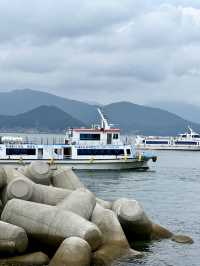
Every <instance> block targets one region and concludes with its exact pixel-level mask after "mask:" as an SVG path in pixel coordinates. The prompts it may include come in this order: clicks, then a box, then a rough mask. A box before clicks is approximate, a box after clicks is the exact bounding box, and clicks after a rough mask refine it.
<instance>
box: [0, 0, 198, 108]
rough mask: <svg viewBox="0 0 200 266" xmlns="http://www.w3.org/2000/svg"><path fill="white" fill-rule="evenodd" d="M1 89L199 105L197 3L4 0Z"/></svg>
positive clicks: (91, 99)
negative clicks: (27, 89) (26, 89)
mask: <svg viewBox="0 0 200 266" xmlns="http://www.w3.org/2000/svg"><path fill="white" fill-rule="evenodd" d="M0 25H1V27H0V91H9V90H13V89H25V88H30V89H34V90H42V91H47V92H50V93H54V94H56V95H60V96H64V97H66V98H71V99H76V100H82V101H87V102H99V103H110V102H114V101H124V100H125V101H132V102H134V103H139V104H148V103H151V102H158V101H182V102H188V103H193V104H196V105H200V1H199V0H163V1H161V0H95V1H91V0H73V1H72V0H71V1H68V0H58V1H55V0H42V1H41V0H34V1H27V0H1V1H0Z"/></svg>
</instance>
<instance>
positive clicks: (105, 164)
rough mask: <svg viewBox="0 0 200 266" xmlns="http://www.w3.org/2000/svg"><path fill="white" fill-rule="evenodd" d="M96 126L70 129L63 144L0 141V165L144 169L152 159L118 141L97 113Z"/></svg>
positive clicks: (115, 131) (117, 134)
mask: <svg viewBox="0 0 200 266" xmlns="http://www.w3.org/2000/svg"><path fill="white" fill-rule="evenodd" d="M98 112H99V114H100V117H101V123H100V125H94V126H92V127H91V128H70V129H68V130H67V132H66V136H65V139H64V143H58V144H53V145H50V144H33V143H26V142H24V141H23V139H22V138H21V137H15V138H13V137H12V138H11V137H1V141H0V163H9V164H11V163H14V164H16V163H18V162H23V163H28V162H30V161H31V160H49V161H51V162H55V163H59V164H64V165H68V166H72V167H73V168H74V169H147V168H148V165H147V162H148V160H150V159H152V160H153V161H155V160H156V156H153V155H149V154H145V153H138V152H136V150H135V148H134V146H133V145H126V144H124V143H123V142H122V141H121V137H120V129H119V128H114V127H113V125H111V124H109V123H108V121H107V119H106V118H105V116H104V115H103V114H102V112H101V110H100V109H98Z"/></svg>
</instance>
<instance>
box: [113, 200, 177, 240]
mask: <svg viewBox="0 0 200 266" xmlns="http://www.w3.org/2000/svg"><path fill="white" fill-rule="evenodd" d="M112 209H113V211H114V212H115V213H116V215H117V217H118V219H119V222H120V223H121V225H122V228H123V230H124V232H125V234H126V236H127V238H128V239H129V240H130V241H132V240H136V239H138V240H151V239H161V238H170V237H171V236H172V233H171V232H170V231H168V230H167V229H165V228H163V227H162V226H160V225H157V224H154V223H152V221H151V220H150V219H149V218H148V217H147V215H146V213H145V212H144V209H143V207H142V206H141V204H140V203H139V202H138V201H136V200H130V199H126V198H121V199H118V200H116V201H115V202H114V203H113V206H112Z"/></svg>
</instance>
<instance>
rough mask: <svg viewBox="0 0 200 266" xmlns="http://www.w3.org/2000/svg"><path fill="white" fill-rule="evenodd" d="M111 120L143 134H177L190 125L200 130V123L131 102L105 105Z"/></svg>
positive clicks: (131, 130) (128, 129) (127, 130)
mask: <svg viewBox="0 0 200 266" xmlns="http://www.w3.org/2000/svg"><path fill="white" fill-rule="evenodd" d="M103 111H104V112H105V113H106V115H107V116H108V117H109V118H110V121H112V123H114V124H116V125H120V127H121V128H122V129H123V131H124V132H128V133H133V134H143V135H162V136H168V135H176V134H179V133H181V132H185V130H186V129H187V127H188V125H190V126H191V127H192V128H193V129H194V130H197V131H200V125H199V124H197V123H193V122H191V121H188V120H185V119H183V118H181V117H179V116H177V115H175V114H173V113H170V112H168V111H164V110H161V109H159V108H152V107H147V106H142V105H137V104H133V103H130V102H118V103H113V104H109V105H107V106H104V109H103Z"/></svg>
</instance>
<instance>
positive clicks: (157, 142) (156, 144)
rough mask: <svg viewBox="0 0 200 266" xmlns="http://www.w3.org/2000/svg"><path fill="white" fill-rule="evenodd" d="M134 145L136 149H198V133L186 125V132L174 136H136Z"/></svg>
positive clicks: (199, 140) (199, 143) (199, 149)
mask: <svg viewBox="0 0 200 266" xmlns="http://www.w3.org/2000/svg"><path fill="white" fill-rule="evenodd" d="M135 146H136V149H138V150H184V151H200V135H199V134H198V133H196V132H195V131H194V130H193V129H192V128H191V127H188V131H187V132H186V133H184V134H179V135H178V136H176V137H159V136H148V137H144V136H136V138H135Z"/></svg>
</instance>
